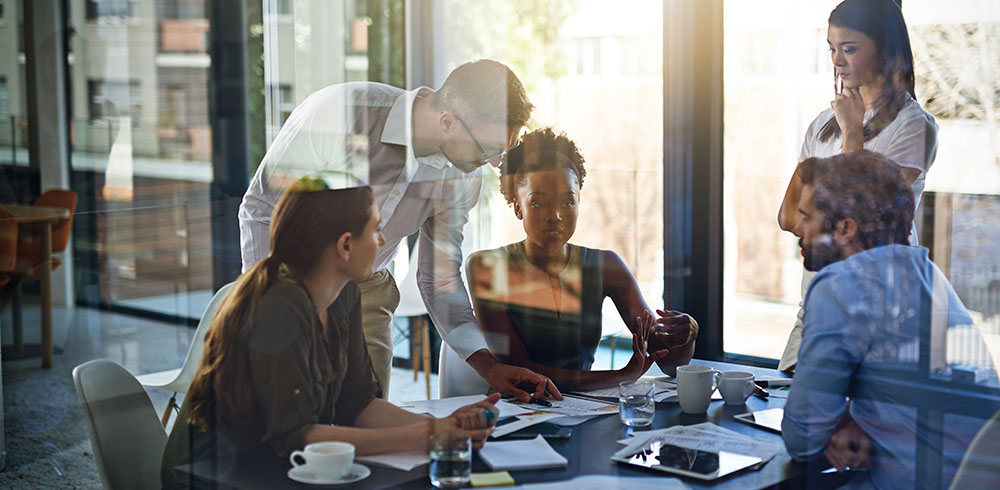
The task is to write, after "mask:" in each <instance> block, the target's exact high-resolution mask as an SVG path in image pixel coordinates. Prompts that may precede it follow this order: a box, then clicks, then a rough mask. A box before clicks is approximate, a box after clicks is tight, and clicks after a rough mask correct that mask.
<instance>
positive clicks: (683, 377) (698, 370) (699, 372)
mask: <svg viewBox="0 0 1000 490" xmlns="http://www.w3.org/2000/svg"><path fill="white" fill-rule="evenodd" d="M717 372H718V371H716V370H714V369H712V368H710V367H708V366H699V365H691V364H689V365H687V366H678V367H677V401H679V402H680V404H681V411H683V412H684V413H692V414H699V413H705V411H706V410H708V404H709V403H711V401H712V393H713V392H715V387H716V385H715V373H717Z"/></svg>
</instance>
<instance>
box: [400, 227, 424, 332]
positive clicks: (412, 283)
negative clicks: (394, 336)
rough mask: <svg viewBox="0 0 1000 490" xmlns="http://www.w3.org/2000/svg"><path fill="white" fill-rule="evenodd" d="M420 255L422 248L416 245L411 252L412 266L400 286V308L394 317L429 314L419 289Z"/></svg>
mask: <svg viewBox="0 0 1000 490" xmlns="http://www.w3.org/2000/svg"><path fill="white" fill-rule="evenodd" d="M417 243H419V242H417ZM419 253H420V247H418V246H417V245H416V244H414V245H413V250H412V251H411V252H410V258H409V264H410V266H409V268H407V270H406V276H404V277H403V280H402V281H400V283H399V285H398V287H399V306H397V307H396V311H395V312H394V313H393V316H397V317H409V316H420V315H426V314H427V307H426V306H424V299H423V297H421V296H420V288H418V287H417V258H418V257H419Z"/></svg>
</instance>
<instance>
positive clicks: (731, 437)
mask: <svg viewBox="0 0 1000 490" xmlns="http://www.w3.org/2000/svg"><path fill="white" fill-rule="evenodd" d="M655 441H659V442H662V443H666V444H673V445H674V446H680V447H685V448H689V449H697V450H700V451H708V452H713V453H717V452H719V451H727V452H730V453H737V454H745V455H747V456H755V457H758V458H760V459H761V460H762V461H761V463H760V464H759V465H758V467H760V466H763V465H764V464H765V463H767V462H768V461H770V460H771V459H772V458H774V457H775V456H777V455H778V454H780V453H783V452H785V447H784V446H782V445H778V444H771V443H767V442H761V441H758V440H757V439H754V438H752V437H750V436H745V435H743V434H740V433H739V432H736V431H733V430H730V429H726V428H724V427H720V426H718V425H715V424H713V423H711V422H703V423H700V424H697V425H686V426H685V425H675V426H673V427H668V428H666V429H659V430H650V431H645V432H635V433H633V437H630V438H627V439H624V440H621V441H618V443H619V444H625V447H624V448H622V449H621V450H619V451H618V452H616V453H615V456H616V457H620V458H625V457H628V456H631V455H633V454H635V453H637V452H639V451H640V450H642V448H644V447H646V446H647V445H649V444H650V443H652V442H655Z"/></svg>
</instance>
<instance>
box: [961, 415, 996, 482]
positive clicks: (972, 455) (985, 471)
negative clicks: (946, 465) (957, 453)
mask: <svg viewBox="0 0 1000 490" xmlns="http://www.w3.org/2000/svg"><path fill="white" fill-rule="evenodd" d="M998 454H1000V412H997V413H996V414H995V415H993V418H991V419H990V420H988V421H987V422H986V424H985V425H983V428H982V429H980V430H979V433H978V434H976V438H975V439H973V440H972V444H969V449H968V450H966V452H965V456H964V457H963V458H962V464H961V465H960V466H959V467H958V473H956V474H955V479H954V480H952V482H951V487H950V490H966V489H969V490H972V489H978V488H990V487H991V486H993V485H996V484H997V482H1000V465H998V463H997V455H998Z"/></svg>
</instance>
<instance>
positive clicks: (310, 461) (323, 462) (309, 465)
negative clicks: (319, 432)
mask: <svg viewBox="0 0 1000 490" xmlns="http://www.w3.org/2000/svg"><path fill="white" fill-rule="evenodd" d="M299 459H301V460H302V461H304V463H299V461H298V460H299ZM289 460H291V462H292V466H295V467H296V468H298V467H302V468H305V469H307V470H309V472H311V473H312V474H314V475H316V477H318V478H319V479H321V480H326V481H332V480H339V479H341V478H343V477H344V475H345V474H346V473H347V470H348V469H349V468H350V467H351V463H353V462H354V445H353V444H349V443H346V442H316V443H313V444H309V445H308V446H306V447H305V449H302V450H299V451H292V454H291V455H290V456H289Z"/></svg>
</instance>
